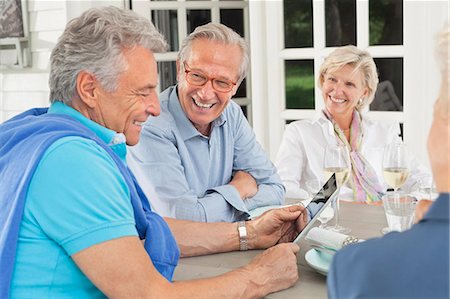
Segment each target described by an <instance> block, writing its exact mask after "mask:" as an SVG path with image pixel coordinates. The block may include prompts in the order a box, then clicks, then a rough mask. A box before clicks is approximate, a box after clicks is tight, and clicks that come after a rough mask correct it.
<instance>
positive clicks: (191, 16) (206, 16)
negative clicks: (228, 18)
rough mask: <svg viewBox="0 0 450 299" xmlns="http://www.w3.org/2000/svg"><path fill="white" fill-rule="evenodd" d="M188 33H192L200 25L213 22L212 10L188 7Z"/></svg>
mask: <svg viewBox="0 0 450 299" xmlns="http://www.w3.org/2000/svg"><path fill="white" fill-rule="evenodd" d="M186 18H187V33H188V34H190V33H191V32H192V31H194V29H195V28H196V27H198V26H201V25H205V24H207V23H209V22H211V10H209V9H201V10H200V9H188V10H187V11H186Z"/></svg>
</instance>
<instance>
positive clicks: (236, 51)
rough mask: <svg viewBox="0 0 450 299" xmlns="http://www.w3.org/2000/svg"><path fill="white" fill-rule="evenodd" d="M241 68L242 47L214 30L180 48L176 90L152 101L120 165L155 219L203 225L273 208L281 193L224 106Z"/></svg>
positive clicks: (234, 113)
mask: <svg viewBox="0 0 450 299" xmlns="http://www.w3.org/2000/svg"><path fill="white" fill-rule="evenodd" d="M248 67H249V50H248V46H247V44H246V42H245V40H244V39H243V38H242V37H241V36H239V34H237V33H236V32H234V31H233V30H232V29H230V28H228V27H226V26H225V25H222V24H213V23H209V24H206V25H203V26H200V27H197V28H196V29H195V30H194V32H192V33H191V34H190V35H189V36H188V37H187V38H186V39H185V40H184V41H183V43H182V45H181V48H180V51H179V53H178V59H177V73H178V84H177V85H176V86H171V87H169V88H167V89H166V90H165V91H164V92H162V94H161V95H160V98H161V115H160V116H159V117H157V118H149V119H148V120H147V122H146V123H145V125H144V128H143V131H142V138H141V140H140V142H139V143H138V144H137V145H136V146H134V147H131V148H130V149H129V155H128V156H127V161H128V164H129V165H130V168H131V169H132V170H133V172H134V174H135V175H136V177H137V180H138V182H139V183H140V184H141V186H142V187H143V189H144V192H145V193H146V194H147V196H149V197H150V195H151V194H155V193H156V194H157V195H158V196H157V198H154V200H152V207H153V208H154V209H155V210H156V211H157V212H158V213H160V214H161V215H164V216H168V217H175V218H178V219H185V220H195V221H204V222H216V221H237V220H241V221H242V220H245V219H247V217H248V215H249V212H250V211H251V210H253V209H256V208H259V207H263V206H269V205H281V204H283V203H284V194H285V189H284V186H283V184H282V183H281V180H280V178H279V176H278V174H277V171H276V169H275V167H274V166H273V164H272V163H271V161H270V160H269V158H268V157H267V155H266V153H265V152H264V151H263V149H262V148H261V146H260V145H259V144H258V142H257V141H256V138H255V134H254V132H253V131H252V129H251V127H250V125H249V124H248V122H247V120H246V118H245V117H244V114H243V113H242V110H241V107H239V105H238V104H236V103H235V102H233V101H232V100H231V97H232V96H233V95H235V94H236V91H237V89H238V87H239V85H240V84H241V82H242V80H243V79H244V78H245V76H246V75H247V70H248Z"/></svg>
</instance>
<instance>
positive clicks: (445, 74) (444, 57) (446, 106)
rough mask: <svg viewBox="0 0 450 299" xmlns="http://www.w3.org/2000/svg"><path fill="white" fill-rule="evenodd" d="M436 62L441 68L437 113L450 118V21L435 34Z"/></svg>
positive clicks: (444, 117) (443, 117)
mask: <svg viewBox="0 0 450 299" xmlns="http://www.w3.org/2000/svg"><path fill="white" fill-rule="evenodd" d="M435 51H436V56H437V61H438V64H439V66H440V68H441V90H440V95H439V96H438V100H437V103H436V104H437V105H436V108H435V109H438V111H437V112H438V113H439V114H438V115H440V116H441V117H442V119H447V120H448V119H449V118H450V22H449V21H447V22H446V24H445V26H444V28H443V29H442V30H441V31H440V32H439V33H438V34H437V36H436V46H435Z"/></svg>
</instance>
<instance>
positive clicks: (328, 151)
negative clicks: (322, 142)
mask: <svg viewBox="0 0 450 299" xmlns="http://www.w3.org/2000/svg"><path fill="white" fill-rule="evenodd" d="M323 170H324V173H325V177H326V180H328V179H329V178H330V177H331V176H332V175H333V173H335V174H336V181H337V188H338V189H337V191H336V192H337V196H336V199H335V200H334V201H333V208H334V211H335V212H334V218H335V219H336V220H335V224H334V226H331V227H329V229H331V230H333V231H336V232H340V233H343V234H347V233H349V232H350V229H349V228H346V227H343V226H341V225H340V224H339V193H340V190H341V186H342V185H344V184H345V183H346V182H347V179H348V177H349V173H350V158H349V154H348V150H347V147H346V146H345V145H343V144H329V145H327V147H326V148H325V157H324V162H323Z"/></svg>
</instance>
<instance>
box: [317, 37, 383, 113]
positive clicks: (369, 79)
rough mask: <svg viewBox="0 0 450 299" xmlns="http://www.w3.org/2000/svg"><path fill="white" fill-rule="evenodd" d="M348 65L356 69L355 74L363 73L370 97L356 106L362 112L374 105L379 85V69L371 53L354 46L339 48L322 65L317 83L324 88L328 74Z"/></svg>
mask: <svg viewBox="0 0 450 299" xmlns="http://www.w3.org/2000/svg"><path fill="white" fill-rule="evenodd" d="M346 65H350V66H352V67H354V71H355V72H356V71H358V70H361V71H362V74H363V78H364V82H363V84H364V87H366V88H367V89H368V95H367V96H366V97H365V98H363V99H362V100H361V101H359V102H358V104H357V105H356V109H357V110H359V111H361V110H362V109H364V108H365V107H367V106H368V105H370V103H372V101H373V99H374V97H375V91H376V90H377V85H378V73H377V67H376V65H375V62H374V61H373V58H372V56H371V55H370V54H369V52H367V51H363V50H360V49H358V48H357V47H355V46H352V45H348V46H343V47H339V48H337V49H336V50H334V51H333V52H331V54H330V55H328V57H327V58H325V61H324V62H323V63H322V65H321V67H320V71H319V78H318V79H317V83H318V85H319V87H320V88H322V85H323V81H324V78H325V75H326V74H327V72H329V71H331V72H332V71H335V70H337V69H339V68H341V67H344V66H346Z"/></svg>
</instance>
